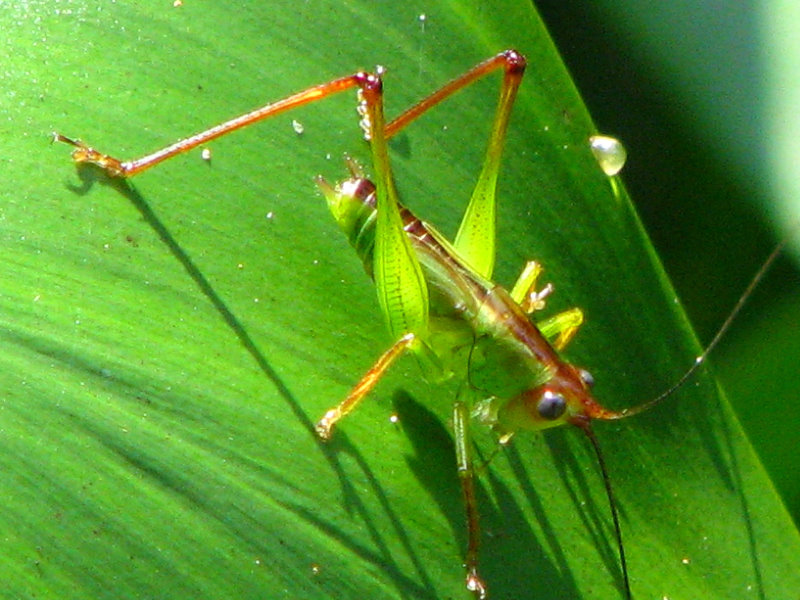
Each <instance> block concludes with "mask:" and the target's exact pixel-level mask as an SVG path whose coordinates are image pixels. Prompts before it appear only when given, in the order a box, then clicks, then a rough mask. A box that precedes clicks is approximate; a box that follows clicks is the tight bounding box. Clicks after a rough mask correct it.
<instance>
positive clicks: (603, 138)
mask: <svg viewBox="0 0 800 600" xmlns="http://www.w3.org/2000/svg"><path fill="white" fill-rule="evenodd" d="M589 144H590V146H591V148H592V152H593V153H594V157H595V158H596V159H597V162H598V163H599V164H600V168H601V169H603V173H605V174H606V175H608V176H609V177H611V176H613V175H616V174H617V173H619V172H620V171H621V170H622V167H624V166H625V159H626V158H628V153H627V152H626V151H625V146H623V145H622V142H620V141H619V140H618V139H617V138H613V137H609V136H607V135H593V136H592V137H590V138H589Z"/></svg>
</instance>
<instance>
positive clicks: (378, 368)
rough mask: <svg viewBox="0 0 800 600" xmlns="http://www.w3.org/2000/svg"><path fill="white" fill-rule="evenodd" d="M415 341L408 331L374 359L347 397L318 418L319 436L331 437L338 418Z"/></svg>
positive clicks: (369, 389)
mask: <svg viewBox="0 0 800 600" xmlns="http://www.w3.org/2000/svg"><path fill="white" fill-rule="evenodd" d="M416 343H417V338H416V336H415V335H414V334H413V333H409V334H407V335H404V336H403V337H402V338H400V339H399V340H397V341H396V342H395V343H394V344H392V347H391V348H389V349H388V350H387V351H386V352H384V353H383V354H382V355H381V357H380V358H379V359H378V360H377V361H375V364H374V365H372V367H370V369H369V371H367V372H366V373H365V374H364V376H363V377H362V378H361V380H360V381H359V382H358V383H357V384H356V385H355V386H354V387H353V389H352V390H350V393H349V394H348V395H347V398H345V399H344V400H342V401H341V402H340V403H339V404H338V405H336V406H335V407H333V408H332V409H330V410H329V411H328V412H326V413H325V415H324V416H323V417H322V418H321V419H320V420H319V422H318V423H317V427H316V430H317V434H318V435H319V437H321V438H322V439H323V440H326V441H327V440H329V439H331V435H332V434H333V426H334V425H336V423H337V422H338V421H339V420H340V419H342V418H343V417H345V416H347V415H348V414H349V413H351V412H352V411H353V410H354V409H355V408H356V406H358V404H359V403H360V402H361V401H362V400H363V399H364V398H365V397H366V396H367V394H368V393H369V392H370V391H371V390H372V388H374V387H375V384H376V383H378V381H379V380H380V378H381V377H383V376H384V375H385V374H386V371H387V370H388V369H389V367H391V366H392V364H393V363H394V362H395V361H396V360H397V359H398V358H400V356H402V355H403V353H404V352H406V351H407V350H409V349H411V348H413V347H414V345H415V344H416Z"/></svg>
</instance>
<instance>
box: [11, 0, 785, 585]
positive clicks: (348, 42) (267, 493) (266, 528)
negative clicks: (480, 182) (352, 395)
mask: <svg viewBox="0 0 800 600" xmlns="http://www.w3.org/2000/svg"><path fill="white" fill-rule="evenodd" d="M0 10H1V12H0V19H1V20H2V29H3V31H4V32H7V35H6V37H5V39H4V41H3V42H2V44H3V46H4V50H5V52H4V54H5V56H7V57H10V58H9V59H7V60H6V63H5V65H4V68H3V71H2V75H0V76H1V77H2V80H3V89H4V90H5V94H4V97H3V101H2V104H0V111H2V116H3V117H4V118H3V119H2V120H0V122H1V123H2V132H3V140H4V147H5V148H6V150H5V152H3V153H2V161H3V173H4V181H5V183H6V185H5V186H3V189H2V191H0V194H2V200H0V223H2V230H0V243H1V244H2V255H3V261H2V267H1V268H2V276H1V277H0V281H2V288H1V289H0V336H2V353H0V361H2V362H1V363H0V430H2V435H0V495H2V497H3V510H2V512H1V513H0V540H2V550H3V551H2V554H1V556H2V558H1V559H0V576H2V579H3V581H4V582H6V583H5V585H6V588H7V589H6V593H7V594H8V596H9V597H34V596H35V597H38V598H59V599H64V598H180V597H192V598H196V599H202V598H220V597H238V598H265V597H266V598H279V597H286V598H303V597H307V598H311V597H313V598H364V597H369V598H466V597H468V595H467V593H466V591H465V590H464V589H463V573H462V569H461V561H462V552H463V544H464V541H465V536H464V532H463V520H464V517H463V511H462V507H461V498H460V491H459V488H458V483H457V478H456V474H455V469H454V454H453V443H452V439H451V437H450V434H449V432H448V414H449V407H450V404H451V401H452V399H453V398H454V395H455V392H456V386H455V385H450V386H432V385H428V384H425V383H424V382H423V381H422V380H421V379H420V376H419V373H418V370H417V367H416V365H415V364H413V361H406V362H404V364H403V366H401V367H399V368H398V369H397V370H396V371H395V372H393V373H392V374H391V375H390V376H389V377H387V379H386V381H385V382H383V383H381V385H380V386H379V387H378V389H377V391H376V393H375V395H374V399H373V400H372V401H370V402H367V403H366V404H365V405H364V406H363V407H362V408H360V409H359V410H358V411H357V412H356V413H354V414H353V415H352V416H350V417H348V419H347V420H346V421H345V422H343V423H342V426H341V428H340V429H339V430H338V431H337V432H336V435H335V437H334V439H333V440H332V441H331V442H330V443H329V444H327V445H324V444H321V443H320V442H319V441H318V440H317V439H316V438H315V436H314V433H313V423H314V421H315V420H316V419H317V418H319V416H321V415H322V413H323V412H324V411H325V409H327V408H329V407H330V406H331V405H332V404H334V403H335V402H337V401H338V400H339V399H341V397H342V396H343V395H344V394H345V393H346V392H347V391H348V389H349V387H350V386H351V385H352V384H353V383H354V382H355V381H357V379H358V377H359V376H360V375H361V374H362V372H363V371H364V370H365V369H366V368H367V367H368V366H369V365H370V364H371V362H372V361H373V360H374V359H375V358H376V357H377V356H378V355H379V354H380V353H381V352H382V351H383V350H384V349H385V348H386V347H387V346H388V344H389V343H390V340H389V339H388V336H387V334H386V333H385V331H384V329H383V322H382V319H381V316H380V314H379V311H378V309H377V302H376V297H375V291H374V289H373V287H372V285H371V284H370V282H369V281H368V280H367V278H366V276H365V275H364V273H363V270H362V267H361V265H360V264H359V261H358V259H357V258H356V256H355V254H354V253H353V252H352V251H351V250H350V249H349V248H348V247H347V244H346V241H345V240H344V238H343V237H342V236H341V235H340V234H339V232H338V231H337V230H336V226H335V223H334V222H333V220H332V219H331V218H330V216H329V215H328V214H327V211H326V208H325V203H324V200H323V198H322V197H321V195H320V194H319V193H318V192H317V191H316V190H315V186H314V184H313V177H314V176H316V175H317V174H322V175H324V176H325V177H326V178H328V179H330V180H334V179H336V178H337V177H341V176H343V175H344V174H345V168H344V163H343V160H342V157H343V156H344V154H345V153H350V154H352V155H354V156H356V157H357V158H359V159H361V160H362V161H364V162H366V160H367V159H368V156H369V153H368V149H367V147H366V146H365V142H364V141H363V140H362V139H361V132H360V129H359V127H358V124H357V117H356V116H355V112H354V99H353V98H352V97H350V96H348V97H344V96H343V97H341V98H335V99H330V100H329V101H327V102H325V103H323V104H320V105H317V106H310V107H307V108H303V109H302V110H298V111H296V112H295V113H292V114H289V115H285V116H283V117H278V118H275V119H273V120H272V121H271V122H268V123H263V124H260V125H257V126H254V127H252V128H250V129H249V130H247V131H242V132H239V133H237V134H235V135H233V136H229V137H228V138H225V139H221V140H218V141H216V142H214V143H213V144H212V145H211V146H210V147H209V149H210V151H211V157H210V160H203V158H202V157H201V155H200V153H199V152H194V153H192V154H190V155H187V156H183V157H179V158H177V159H174V160H172V161H171V162H170V163H167V164H165V165H163V166H161V167H159V168H157V169H155V170H153V171H152V172H148V173H145V174H143V175H141V176H139V177H137V178H136V179H134V180H133V181H132V182H131V184H130V185H129V186H125V185H120V184H119V183H118V182H112V181H108V180H107V179H105V178H104V177H103V176H101V175H99V174H97V173H92V172H91V171H81V172H76V170H75V169H74V168H73V167H72V166H71V165H70V162H69V158H68V154H69V150H68V148H66V147H65V146H49V145H48V134H49V132H50V131H52V130H58V131H60V132H61V133H63V134H65V135H70V136H76V137H81V138H83V139H84V140H85V141H87V142H89V143H91V144H92V145H94V146H96V147H98V148H99V149H102V150H104V151H108V152H112V153H115V154H119V155H122V156H123V157H133V156H136V155H139V154H143V153H145V152H148V151H151V150H153V149H155V148H158V147H159V146H161V145H163V144H166V143H169V142H171V141H174V140H175V139H177V138H179V137H181V136H184V135H187V134H190V133H192V132H194V131H196V130H198V129H201V128H203V127H204V126H207V125H211V124H213V123H215V122H218V121H221V120H223V119H225V118H228V117H231V116H233V115H235V114H237V113H239V112H243V111H245V110H249V109H251V108H253V107H255V106H258V105H260V104H263V103H265V102H267V101H271V100H274V99H277V98H280V97H282V96H284V95H287V94H289V93H291V92H294V91H297V90H298V89H300V88H302V87H305V86H308V85H311V84H315V83H319V82H321V81H324V80H327V79H330V78H332V77H335V76H340V75H344V74H347V73H349V72H352V71H354V70H355V69H358V68H372V67H373V66H374V65H376V64H380V65H383V66H385V67H386V69H387V73H386V76H385V81H386V96H387V113H388V115H389V117H391V116H393V115H395V114H397V113H398V112H399V111H400V110H402V109H403V108H404V107H405V106H408V105H409V104H410V103H411V102H413V101H415V100H417V99H419V98H420V97H421V96H423V95H424V94H426V93H428V92H429V91H431V90H432V89H434V88H435V87H436V86H437V85H441V84H443V83H445V82H446V81H447V80H448V79H450V78H451V77H453V76H455V75H457V74H459V73H461V72H463V71H464V70H465V69H467V68H468V67H470V66H471V65H473V64H475V63H477V62H478V61H479V60H482V59H484V58H486V57H487V56H490V55H491V54H493V53H495V52H498V51H500V50H502V49H504V48H507V47H515V48H517V49H518V50H520V51H521V52H523V53H525V54H526V55H527V56H528V59H529V64H530V67H529V70H528V74H527V76H526V80H525V82H524V83H523V86H522V88H521V90H520V94H519V100H518V104H517V106H516V108H515V110H514V115H513V117H512V120H511V124H510V133H509V139H508V141H507V146H506V151H505V159H504V163H503V171H502V173H501V177H500V181H499V195H500V206H499V215H498V219H499V234H498V263H497V267H496V269H495V276H496V279H497V280H498V281H499V282H501V283H504V284H510V283H512V282H513V280H514V278H515V277H516V275H517V273H518V272H519V270H520V269H521V268H522V265H523V263H524V261H525V260H526V259H530V258H536V259H538V260H540V261H541V262H542V263H543V264H544V265H545V268H546V269H547V270H546V273H545V275H546V277H545V278H546V279H547V280H550V281H552V282H553V283H554V285H555V286H556V294H555V295H554V296H553V297H552V298H551V299H550V300H549V302H550V305H549V309H550V310H552V311H557V310H562V309H565V308H567V307H570V306H573V305H575V306H580V307H581V308H582V309H583V310H584V311H585V313H586V316H587V323H586V325H585V326H584V327H583V329H582V330H581V332H580V333H579V335H578V337H577V338H576V340H575V341H574V342H573V343H572V344H571V346H570V347H569V349H568V356H569V358H570V359H571V360H574V361H575V362H576V363H578V364H580V365H581V366H584V367H586V368H588V369H589V370H590V371H591V372H592V373H593V374H594V376H595V378H596V379H597V380H598V384H597V395H598V397H599V398H600V399H601V400H603V401H604V402H605V403H607V404H608V405H610V406H612V407H614V408H621V407H624V406H630V405H633V404H636V403H638V402H640V401H643V400H646V399H648V398H649V397H652V396H654V395H655V394H657V393H658V392H660V391H661V390H662V389H663V388H665V387H666V386H667V385H668V384H669V383H671V382H672V381H673V380H674V379H675V378H676V377H677V376H678V375H679V374H680V373H681V372H682V371H683V370H684V369H685V368H686V367H688V365H689V364H690V363H691V361H692V357H693V356H694V355H695V354H696V353H697V351H698V349H697V347H696V344H695V343H694V342H693V338H692V335H691V333H690V331H689V328H688V325H687V324H686V322H685V319H684V318H683V317H682V316H681V313H680V311H679V308H678V304H677V302H676V299H675V297H674V294H673V293H672V292H671V290H670V287H669V284H668V283H667V279H666V277H665V275H664V274H663V272H662V271H661V270H660V267H659V265H658V261H657V259H656V257H655V256H654V253H653V252H652V249H651V247H650V246H649V244H648V242H647V240H646V237H645V235H644V233H643V231H642V229H641V227H640V226H639V223H638V220H637V218H636V216H635V213H634V212H633V209H632V208H631V205H630V203H629V201H628V199H627V197H626V196H625V194H624V191H622V190H621V188H619V187H617V188H614V187H612V186H611V185H610V182H609V180H608V178H607V177H606V176H605V175H604V174H603V173H602V171H601V170H600V169H599V167H598V165H597V163H596V162H595V161H594V158H593V157H592V154H591V151H590V149H589V142H588V140H589V136H590V135H592V134H593V133H595V131H594V130H593V127H592V125H591V122H590V121H589V117H588V115H587V113H586V112H585V109H584V108H583V106H582V104H581V102H580V99H579V97H578V95H577V92H576V91H575V89H574V87H573V86H572V84H571V82H570V80H569V78H568V76H567V74H566V72H565V70H564V69H563V67H562V66H561V63H560V61H559V60H558V56H557V54H556V51H555V50H554V48H553V47H552V45H551V44H550V42H549V38H548V36H547V34H546V32H545V31H544V29H543V28H542V26H541V23H540V22H539V20H538V19H537V17H536V15H535V13H534V12H533V10H532V8H531V6H530V5H529V4H528V3H525V2H466V3H448V2H408V3H402V4H401V3H389V2H355V1H348V0H340V1H337V2H330V3H329V2H322V1H319V0H312V1H311V2H307V3H296V2H294V3H289V2H273V3H247V2H242V3H224V4H223V3H217V4H211V3H201V2H194V1H192V0H185V1H184V2H183V4H182V5H181V6H173V4H172V3H171V2H159V3H148V5H147V6H144V5H143V4H142V3H133V2H116V3H92V2H86V1H77V0H76V1H73V2H63V3H50V2H45V3H24V4H23V3H18V4H14V5H8V6H6V5H4V6H3V7H2V9H0ZM497 87H498V82H497V80H496V79H493V80H488V81H485V82H481V83H479V84H476V85H475V86H473V87H472V88H470V89H469V90H467V91H465V92H464V93H462V94H461V95H459V97H457V98H454V99H452V100H451V101H449V102H448V103H447V104H446V105H443V106H441V107H440V108H438V109H437V110H435V111H432V112H431V113H430V114H429V115H426V116H425V117H424V118H421V119H420V120H419V121H418V122H416V123H414V124H413V126H411V127H409V128H408V130H407V131H405V132H403V133H401V134H399V135H398V136H396V138H395V139H394V140H393V141H392V143H391V145H390V154H391V159H392V161H393V165H394V168H395V171H396V178H397V185H398V188H399V191H400V193H401V195H402V198H403V200H404V202H406V204H408V205H409V206H410V207H411V208H412V209H413V210H415V211H416V212H417V213H418V214H419V215H420V216H421V217H423V218H425V219H427V220H429V221H431V222H432V223H435V224H436V225H437V226H439V227H440V228H441V229H442V230H443V231H444V232H445V233H446V234H447V235H448V236H452V235H453V234H454V233H455V229H456V227H457V224H458V222H459V220H460V218H461V214H462V213H463V210H464V207H465V206H466V202H467V199H468V198H469V194H470V191H471V186H472V185H473V183H474V180H475V178H476V177H477V173H478V171H479V168H480V164H481V160H482V156H483V152H484V146H485V138H486V136H487V135H488V128H489V125H490V122H491V117H492V114H493V110H494V103H495V101H496V97H497ZM609 93H613V90H610V91H609ZM300 130H302V133H298V131H300ZM629 152H630V153H635V152H636V148H629ZM623 173H624V172H623ZM757 358H758V357H754V358H753V360H757ZM391 416H396V417H397V419H396V420H397V421H398V422H397V423H393V422H392V421H390V417H391ZM597 433H598V437H599V438H600V443H601V444H602V446H603V448H604V450H605V452H606V455H607V461H608V463H609V469H610V471H611V473H612V477H613V481H614V487H615V492H616V494H617V498H618V502H619V505H620V510H621V514H622V527H623V533H624V536H625V540H626V551H627V554H628V557H629V568H630V572H631V579H632V587H633V591H634V595H635V596H636V597H641V598H646V597H669V598H682V597H693V598H733V597H754V598H775V597H784V596H788V595H790V592H791V593H793V592H794V590H796V589H798V587H800V581H798V573H800V569H798V568H797V567H798V558H797V557H798V556H800V541H799V540H798V535H797V531H796V529H794V527H793V526H792V525H791V523H790V521H789V519H788V517H787V516H786V514H785V511H784V510H783V508H782V506H781V505H780V502H779V501H778V499H777V497H776V495H775V493H774V490H773V489H772V487H771V485H770V482H769V480H768V479H767V477H766V475H765V473H764V471H763V469H762V468H761V466H760V465H759V464H758V462H757V461H756V459H755V457H754V454H753V452H752V451H751V449H750V446H749V444H748V442H747V441H746V439H745V438H744V437H743V434H742V432H741V430H740V428H739V426H738V424H737V423H736V421H735V419H734V418H733V417H732V415H731V412H730V411H729V409H728V407H727V404H726V403H725V401H724V399H721V398H720V397H719V395H718V393H717V389H716V386H715V384H714V382H713V380H712V379H711V378H710V377H709V376H708V375H707V374H706V375H703V376H701V377H699V378H698V382H697V384H692V385H691V386H689V387H687V388H686V389H685V390H683V391H682V392H681V393H680V394H678V395H676V397H675V398H673V399H672V400H671V401H670V402H667V403H665V404H664V405H662V406H661V407H659V408H658V409H657V410H654V411H652V412H651V413H648V414H644V415H641V416H639V417H637V418H636V419H630V420H629V421H625V422H620V423H614V424H598V426H597ZM480 448H481V450H482V453H483V455H484V456H487V455H488V454H489V453H490V452H491V451H492V448H493V446H492V440H491V437H490V436H489V435H484V436H483V437H482V438H481V440H480ZM479 496H480V501H481V505H482V514H483V515H484V520H483V525H484V528H485V535H484V544H483V549H482V550H483V565H484V575H485V577H486V579H487V581H488V584H489V586H490V589H491V591H492V597H493V598H520V597H536V598H564V597H586V598H591V597H595V598H613V597H621V594H620V592H619V586H620V578H619V567H618V561H617V557H616V549H615V547H614V543H613V537H612V533H611V529H610V517H609V513H608V508H607V505H606V501H605V498H604V495H603V489H602V483H601V482H600V480H599V477H598V474H597V468H596V465H595V463H594V459H593V457H592V455H591V451H590V448H589V447H588V445H587V444H586V442H585V440H583V439H582V438H581V435H580V433H579V432H576V431H551V432H547V433H546V434H544V435H541V436H528V437H525V436H520V438H519V439H517V440H515V442H514V444H513V445H512V447H511V448H510V449H508V450H507V451H504V452H503V453H502V454H501V455H499V456H497V457H496V458H494V460H493V461H492V463H491V464H490V465H489V467H488V468H487V469H486V470H485V472H484V473H483V474H482V477H481V482H480V494H479Z"/></svg>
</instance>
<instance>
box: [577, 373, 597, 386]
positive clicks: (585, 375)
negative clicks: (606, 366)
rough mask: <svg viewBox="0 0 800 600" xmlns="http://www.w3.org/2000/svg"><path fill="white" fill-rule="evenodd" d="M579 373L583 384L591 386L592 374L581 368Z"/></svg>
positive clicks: (592, 383)
mask: <svg viewBox="0 0 800 600" xmlns="http://www.w3.org/2000/svg"><path fill="white" fill-rule="evenodd" d="M579 374H580V376H581V381H583V384H584V385H585V386H586V387H592V386H593V385H594V375H592V374H591V373H589V371H587V370H586V369H581V370H580V371H579Z"/></svg>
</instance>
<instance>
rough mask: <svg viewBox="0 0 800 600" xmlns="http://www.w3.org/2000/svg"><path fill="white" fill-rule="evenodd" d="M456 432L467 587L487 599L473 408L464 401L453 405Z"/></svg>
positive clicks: (454, 432) (454, 429)
mask: <svg viewBox="0 0 800 600" xmlns="http://www.w3.org/2000/svg"><path fill="white" fill-rule="evenodd" d="M453 434H454V438H455V444H456V463H457V465H458V478H459V481H460V482H461V490H462V492H463V495H464V509H465V510H466V513H467V552H466V555H465V557H464V567H465V568H466V569H467V589H468V590H470V591H471V592H474V593H475V595H476V596H477V597H478V598H481V599H483V598H486V585H485V584H484V583H483V580H482V579H481V578H480V576H479V575H478V546H479V543H480V516H479V515H480V513H479V511H478V501H477V498H476V497H475V469H474V467H473V462H472V438H471V437H470V433H469V411H468V410H467V406H466V404H465V403H464V402H461V401H457V402H455V404H454V405H453Z"/></svg>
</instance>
